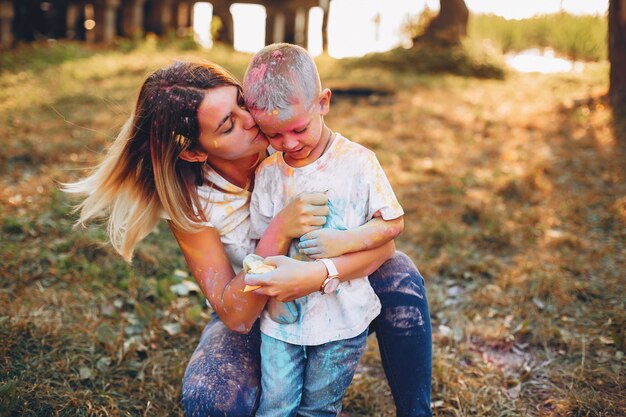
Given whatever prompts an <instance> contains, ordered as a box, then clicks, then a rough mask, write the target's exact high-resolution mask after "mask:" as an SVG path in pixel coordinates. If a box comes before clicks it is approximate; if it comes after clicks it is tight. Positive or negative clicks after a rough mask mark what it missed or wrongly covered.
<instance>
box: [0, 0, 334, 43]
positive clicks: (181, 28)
mask: <svg viewBox="0 0 626 417" xmlns="http://www.w3.org/2000/svg"><path fill="white" fill-rule="evenodd" d="M195 3H197V1H196V0H49V1H42V0H0V45H3V46H7V45H11V44H12V43H13V41H14V40H21V41H31V40H35V39H36V38H37V37H45V38H67V39H80V40H86V41H91V42H95V43H109V42H111V41H112V40H113V39H114V38H115V37H133V36H137V35H142V34H144V33H148V32H153V33H156V34H157V35H164V34H166V33H169V32H170V31H175V32H176V33H177V34H186V33H189V31H190V30H191V28H192V26H193V6H194V4H195ZM207 3H211V4H212V6H213V16H217V17H219V18H220V20H221V22H222V28H221V30H220V32H219V34H218V39H217V40H220V41H222V42H225V43H228V44H230V45H232V44H233V41H234V34H233V27H234V23H233V18H232V15H231V13H230V6H231V5H232V4H234V3H248V4H259V5H262V6H264V7H265V11H266V14H267V19H266V24H265V43H266V44H270V43H273V42H290V43H295V44H299V45H301V46H304V47H306V45H307V33H308V15H309V14H308V11H309V10H310V9H311V8H312V7H321V8H322V10H323V11H324V19H323V24H322V38H323V44H324V49H326V47H327V45H328V39H327V27H328V10H329V5H330V0H236V1H228V0H209V1H207Z"/></svg>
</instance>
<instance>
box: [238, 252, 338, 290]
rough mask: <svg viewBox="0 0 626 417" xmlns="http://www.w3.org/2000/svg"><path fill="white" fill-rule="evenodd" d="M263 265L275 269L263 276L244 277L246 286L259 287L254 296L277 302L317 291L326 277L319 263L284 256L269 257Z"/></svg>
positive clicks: (249, 275) (251, 275)
mask: <svg viewBox="0 0 626 417" xmlns="http://www.w3.org/2000/svg"><path fill="white" fill-rule="evenodd" d="M265 263H266V264H269V265H274V266H276V269H275V270H273V271H270V272H267V273H265V274H248V275H246V278H245V281H246V285H261V288H259V289H257V290H255V291H254V293H255V294H263V295H269V296H271V297H276V299H277V300H279V301H292V300H295V299H296V298H300V297H304V296H305V295H308V294H311V293H312V292H315V291H318V290H319V289H320V285H321V284H322V282H323V281H324V279H325V278H326V276H327V271H326V267H325V266H324V264H323V263H321V262H303V261H297V260H295V259H291V258H288V257H286V256H269V257H267V258H265Z"/></svg>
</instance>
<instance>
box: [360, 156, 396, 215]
mask: <svg viewBox="0 0 626 417" xmlns="http://www.w3.org/2000/svg"><path fill="white" fill-rule="evenodd" d="M366 166H367V169H366V172H367V174H368V178H367V179H366V181H367V187H368V194H369V199H368V202H369V207H368V210H367V220H371V219H372V218H373V217H374V214H376V213H377V212H378V213H379V214H380V216H381V217H382V218H383V220H393V219H397V218H398V217H401V216H403V215H404V210H402V207H401V206H400V203H399V202H398V199H397V198H396V195H395V193H394V192H393V188H391V184H390V183H389V180H388V179H387V176H386V175H385V171H383V168H382V167H381V166H380V163H379V162H378V159H377V158H376V155H374V153H373V152H368V160H367V165H366Z"/></svg>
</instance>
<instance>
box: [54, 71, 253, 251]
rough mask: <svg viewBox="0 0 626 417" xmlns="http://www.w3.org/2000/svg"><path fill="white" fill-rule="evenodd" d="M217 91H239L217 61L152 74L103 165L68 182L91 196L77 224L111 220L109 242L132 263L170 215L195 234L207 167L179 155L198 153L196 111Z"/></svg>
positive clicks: (81, 208) (177, 224) (73, 189)
mask: <svg viewBox="0 0 626 417" xmlns="http://www.w3.org/2000/svg"><path fill="white" fill-rule="evenodd" d="M219 86H236V87H238V88H239V89H240V91H241V87H240V85H239V83H238V82H237V80H236V79H235V78H234V77H233V76H232V75H231V74H229V73H228V72H227V71H226V70H225V69H223V68H221V67H220V66H218V65H215V64H211V63H197V62H175V63H174V64H172V65H170V66H168V67H165V68H161V69H159V70H157V71H155V72H153V73H152V74H150V75H149V76H148V77H147V78H146V79H145V81H144V82H143V85H142V86H141V90H140V91H139V96H138V98H137V103H136V105H135V108H134V111H133V112H132V114H131V116H130V118H129V119H128V120H127V121H126V123H125V124H124V126H123V127H122V129H121V131H120V133H119V135H118V136H117V138H116V139H115V141H114V142H113V144H112V145H111V147H110V148H109V150H108V151H107V153H106V155H105V157H104V160H103V161H102V162H101V163H100V164H99V165H98V166H97V167H96V168H95V169H94V170H93V171H92V172H91V174H90V175H89V176H87V177H86V178H84V179H82V180H80V181H78V182H75V183H69V184H63V185H62V189H63V190H64V191H66V192H69V193H77V194H82V195H85V196H86V197H85V199H84V200H83V201H82V202H81V203H80V204H79V205H78V206H77V208H76V210H77V211H78V212H80V216H79V218H78V221H77V224H81V225H84V224H85V222H87V221H88V220H90V219H92V218H95V217H102V216H104V217H108V225H107V232H108V237H109V239H110V241H111V244H112V245H113V247H114V248H115V250H117V251H118V252H119V253H120V254H121V255H122V256H123V257H124V259H126V260H127V261H130V260H131V259H132V254H133V250H134V248H135V246H136V245H137V243H138V242H139V241H140V240H141V239H143V238H144V237H145V236H146V235H148V233H150V232H151V231H152V230H153V229H154V227H155V226H156V224H157V223H158V221H159V220H160V219H161V218H162V217H163V215H164V214H165V213H167V215H168V216H169V217H170V220H171V222H172V223H173V224H174V226H175V227H176V228H178V229H181V230H185V231H197V230H198V228H199V225H198V223H199V222H206V221H207V219H206V217H205V215H204V211H203V206H202V204H201V202H200V200H199V197H198V192H197V187H198V186H201V185H202V184H204V181H205V180H204V178H205V172H204V165H203V164H202V163H199V162H187V161H184V160H182V159H180V158H179V157H180V154H181V152H183V151H184V150H186V149H188V150H195V149H199V147H200V145H199V142H198V139H199V136H200V128H199V124H198V107H199V106H200V103H201V102H202V100H203V99H204V96H205V94H206V93H207V91H208V90H209V89H211V88H215V87H219ZM240 95H241V94H240Z"/></svg>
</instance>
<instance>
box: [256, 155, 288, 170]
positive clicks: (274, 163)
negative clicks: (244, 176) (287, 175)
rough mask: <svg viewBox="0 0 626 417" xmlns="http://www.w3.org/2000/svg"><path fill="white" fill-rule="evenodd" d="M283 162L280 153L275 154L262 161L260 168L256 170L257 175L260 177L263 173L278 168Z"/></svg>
mask: <svg viewBox="0 0 626 417" xmlns="http://www.w3.org/2000/svg"><path fill="white" fill-rule="evenodd" d="M281 162H282V158H281V156H280V152H274V153H273V154H271V155H270V156H268V157H267V158H265V159H264V160H262V161H261V163H260V164H259V166H258V167H257V168H256V175H259V173H261V171H265V170H268V169H272V168H278V167H279V166H280V165H281Z"/></svg>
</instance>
